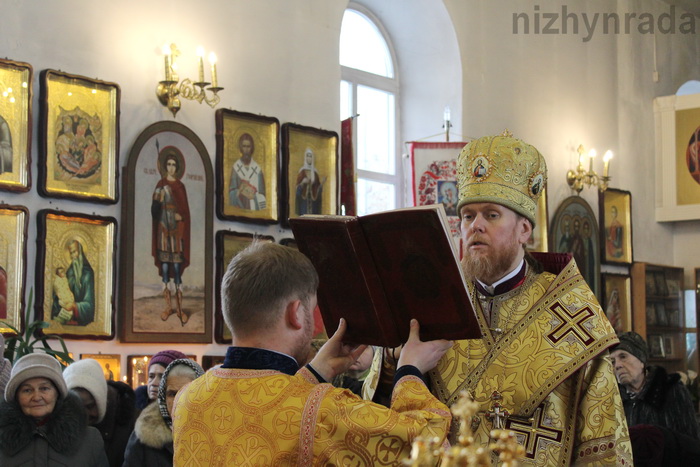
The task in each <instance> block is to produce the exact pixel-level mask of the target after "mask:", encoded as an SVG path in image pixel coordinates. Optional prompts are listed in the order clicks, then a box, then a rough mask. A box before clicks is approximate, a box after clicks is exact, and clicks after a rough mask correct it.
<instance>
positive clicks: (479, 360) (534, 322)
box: [364, 132, 632, 466]
mask: <svg viewBox="0 0 700 467" xmlns="http://www.w3.org/2000/svg"><path fill="white" fill-rule="evenodd" d="M458 178H459V180H458V182H459V204H458V206H457V211H458V213H459V215H460V218H461V241H462V250H463V256H462V268H463V270H464V272H465V276H466V277H467V288H468V291H469V294H470V296H471V299H472V302H473V304H474V306H475V312H476V315H477V320H478V322H479V326H480V328H481V332H482V337H481V338H480V339H472V340H461V341H455V342H454V345H453V346H452V348H451V349H450V350H448V351H447V353H446V354H445V355H444V356H443V357H442V358H441V359H440V361H439V362H438V364H437V366H436V367H435V369H433V370H432V371H430V372H429V373H428V379H429V385H430V387H431V391H432V392H433V394H435V396H436V397H437V398H438V399H439V400H441V401H442V402H444V403H445V404H447V405H448V406H451V405H452V404H453V403H455V402H456V401H457V399H458V397H459V394H460V393H461V392H462V391H467V392H468V393H469V394H470V395H471V396H472V398H473V399H474V400H475V401H476V402H478V403H479V405H480V410H479V413H478V415H477V416H475V417H474V419H473V420H472V429H473V430H474V433H475V442H476V443H477V445H481V446H484V447H486V446H487V445H488V444H489V442H490V441H491V440H490V438H489V436H490V435H489V433H490V431H491V430H492V429H496V428H505V429H508V430H512V431H514V432H515V433H516V436H517V439H518V442H519V443H521V444H522V445H523V446H524V447H525V451H526V454H525V456H526V457H525V458H524V459H522V462H523V464H524V465H537V466H545V465H546V466H558V465H561V466H564V465H620V466H623V465H624V466H628V465H632V450H631V446H630V440H629V433H628V429H627V424H626V422H625V414H624V411H623V409H622V403H621V400H620V393H619V391H618V388H617V383H616V380H615V376H614V373H613V368H612V365H611V363H610V357H609V352H608V348H609V347H610V346H612V345H615V344H616V343H617V342H618V339H617V337H616V335H615V331H614V330H613V328H612V326H611V325H610V323H609V322H608V320H607V319H606V318H605V314H604V313H603V311H602V310H601V307H600V305H599V304H598V301H597V300H596V297H595V295H594V294H593V292H592V291H591V289H590V288H589V286H588V285H587V284H586V282H585V280H584V279H583V277H582V276H581V274H580V273H579V270H578V268H577V266H576V263H575V261H574V260H571V261H570V262H569V263H568V264H565V265H562V266H563V267H560V268H559V269H561V270H560V271H559V272H558V274H556V275H555V274H553V273H550V272H543V269H542V264H540V263H539V262H537V261H536V260H535V259H534V258H533V257H532V256H531V255H530V254H529V253H527V252H526V250H525V245H526V243H527V241H528V239H529V238H530V236H531V235H532V231H533V228H534V225H535V208H536V206H537V200H538V198H539V197H540V195H541V194H542V191H543V189H544V187H545V186H546V181H547V167H546V164H545V160H544V158H543V157H542V155H541V154H540V152H539V151H538V150H537V149H536V148H534V147H533V146H531V145H529V144H527V143H525V142H523V141H521V140H519V139H516V138H513V137H512V135H510V134H509V133H507V132H506V133H504V134H503V135H499V136H487V137H482V138H479V139H476V140H474V141H472V142H470V143H469V144H467V145H466V146H465V147H464V149H463V150H462V152H461V153H460V155H459V159H458ZM550 269H551V268H550ZM435 312H439V310H435ZM376 355H377V361H375V364H374V365H373V371H372V372H371V373H370V375H369V376H368V377H367V379H366V382H365V387H364V396H365V397H366V398H374V399H375V400H382V398H383V397H385V395H386V393H387V388H390V385H391V383H390V381H391V379H390V378H391V374H392V371H393V366H394V364H395V360H394V359H395V357H396V356H398V354H397V352H392V351H391V350H389V349H385V351H384V352H377V354H376ZM379 360H381V361H379ZM453 428H454V427H453ZM452 441H455V440H454V435H453V439H452ZM494 460H495V459H494Z"/></svg>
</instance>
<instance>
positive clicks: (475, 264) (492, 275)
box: [461, 232, 522, 285]
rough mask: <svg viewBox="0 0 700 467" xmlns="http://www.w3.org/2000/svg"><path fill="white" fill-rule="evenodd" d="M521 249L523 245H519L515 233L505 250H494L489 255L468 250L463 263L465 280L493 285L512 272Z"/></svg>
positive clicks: (463, 257)
mask: <svg viewBox="0 0 700 467" xmlns="http://www.w3.org/2000/svg"><path fill="white" fill-rule="evenodd" d="M520 248H522V245H520V243H518V241H517V238H516V235H515V232H514V233H513V236H512V237H511V238H510V241H509V242H508V243H507V244H506V245H504V246H503V248H494V249H493V250H492V251H491V252H490V253H488V254H480V253H472V252H471V250H470V249H469V248H466V249H465V251H464V255H463V256H462V261H461V263H462V270H463V271H464V276H465V278H466V279H467V280H472V281H473V280H475V279H478V280H480V281H481V282H483V283H484V284H487V285H491V284H493V283H494V282H496V281H497V280H498V279H500V278H502V277H503V276H505V275H506V274H508V273H509V272H510V270H511V267H512V265H513V260H514V259H515V257H516V256H517V255H518V251H519V249H520Z"/></svg>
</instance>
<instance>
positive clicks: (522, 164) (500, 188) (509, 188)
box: [457, 130, 547, 225]
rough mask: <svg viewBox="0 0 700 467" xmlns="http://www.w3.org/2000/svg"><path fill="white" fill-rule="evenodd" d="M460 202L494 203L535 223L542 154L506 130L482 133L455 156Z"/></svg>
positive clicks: (543, 174) (543, 178)
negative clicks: (494, 133) (496, 134)
mask: <svg viewBox="0 0 700 467" xmlns="http://www.w3.org/2000/svg"><path fill="white" fill-rule="evenodd" d="M457 180H458V183H459V204H458V206H457V212H460V210H461V209H462V206H464V205H465V204H469V203H496V204H500V205H502V206H505V207H507V208H510V209H512V210H513V211H515V212H517V213H518V214H521V215H522V216H524V217H526V218H527V219H529V220H530V222H532V225H535V207H536V206H537V199H538V198H539V197H540V194H542V190H544V188H545V186H546V183H547V164H546V163H545V161H544V157H542V154H540V152H539V151H538V150H537V149H536V148H535V147H534V146H531V145H529V144H527V143H525V142H524V141H521V140H519V139H517V138H514V137H513V135H512V134H510V132H508V131H507V130H506V131H505V132H504V133H503V134H502V135H498V136H483V137H481V138H479V139H475V140H473V141H471V142H469V144H467V145H466V146H464V148H463V149H462V152H461V153H460V154H459V158H458V159H457Z"/></svg>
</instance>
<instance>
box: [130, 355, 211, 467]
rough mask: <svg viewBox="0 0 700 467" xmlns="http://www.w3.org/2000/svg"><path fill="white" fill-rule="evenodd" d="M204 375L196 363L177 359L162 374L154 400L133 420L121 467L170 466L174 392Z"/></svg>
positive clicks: (171, 462)
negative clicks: (131, 431) (156, 397)
mask: <svg viewBox="0 0 700 467" xmlns="http://www.w3.org/2000/svg"><path fill="white" fill-rule="evenodd" d="M203 374H204V370H203V369H202V367H201V366H199V365H198V364H197V362H195V361H193V360H190V359H187V358H179V359H177V360H173V361H172V362H171V363H170V364H169V365H168V367H167V368H166V369H165V372H164V373H163V377H162V378H161V380H160V386H159V387H158V399H157V401H155V402H153V403H151V404H149V405H148V406H147V407H146V408H145V409H143V411H142V412H141V415H139V418H138V420H136V426H135V427H134V432H133V433H132V434H131V437H130V438H129V443H128V444H127V446H126V453H125V454H124V464H123V467H131V466H133V467H140V466H146V465H147V466H148V467H160V466H172V465H173V430H172V418H171V417H170V414H171V413H172V408H173V401H174V400H175V395H176V394H177V392H178V391H179V390H180V389H182V388H183V387H184V386H186V385H187V384H188V383H191V382H192V381H194V380H195V379H196V378H199V377H200V376H202V375H203Z"/></svg>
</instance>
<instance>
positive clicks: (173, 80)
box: [156, 44, 224, 116]
mask: <svg viewBox="0 0 700 467" xmlns="http://www.w3.org/2000/svg"><path fill="white" fill-rule="evenodd" d="M179 55H180V51H179V50H178V48H177V46H176V45H175V44H169V45H166V46H164V47H163V56H164V58H165V79H164V80H163V81H160V82H159V83H158V86H157V87H156V96H158V100H159V101H160V103H161V104H163V105H164V106H165V107H167V108H168V110H170V111H171V112H172V113H173V116H175V115H176V114H177V112H178V110H180V106H181V102H180V98H183V99H187V100H193V101H197V102H198V103H200V104H201V103H202V102H206V103H207V104H209V106H210V107H212V108H214V107H216V106H217V105H218V104H219V102H220V101H221V97H219V91H221V90H223V89H224V88H222V87H220V86H219V82H218V76H217V73H216V55H215V54H214V53H213V52H212V53H210V54H209V64H210V65H211V82H209V81H205V80H204V49H202V48H201V47H199V48H198V49H197V56H198V62H199V63H198V65H199V73H198V79H197V81H192V80H191V79H189V78H185V79H183V80H182V81H180V78H179V76H178V74H177V69H178V67H177V57H178V56H179ZM209 85H211V86H209Z"/></svg>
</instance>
